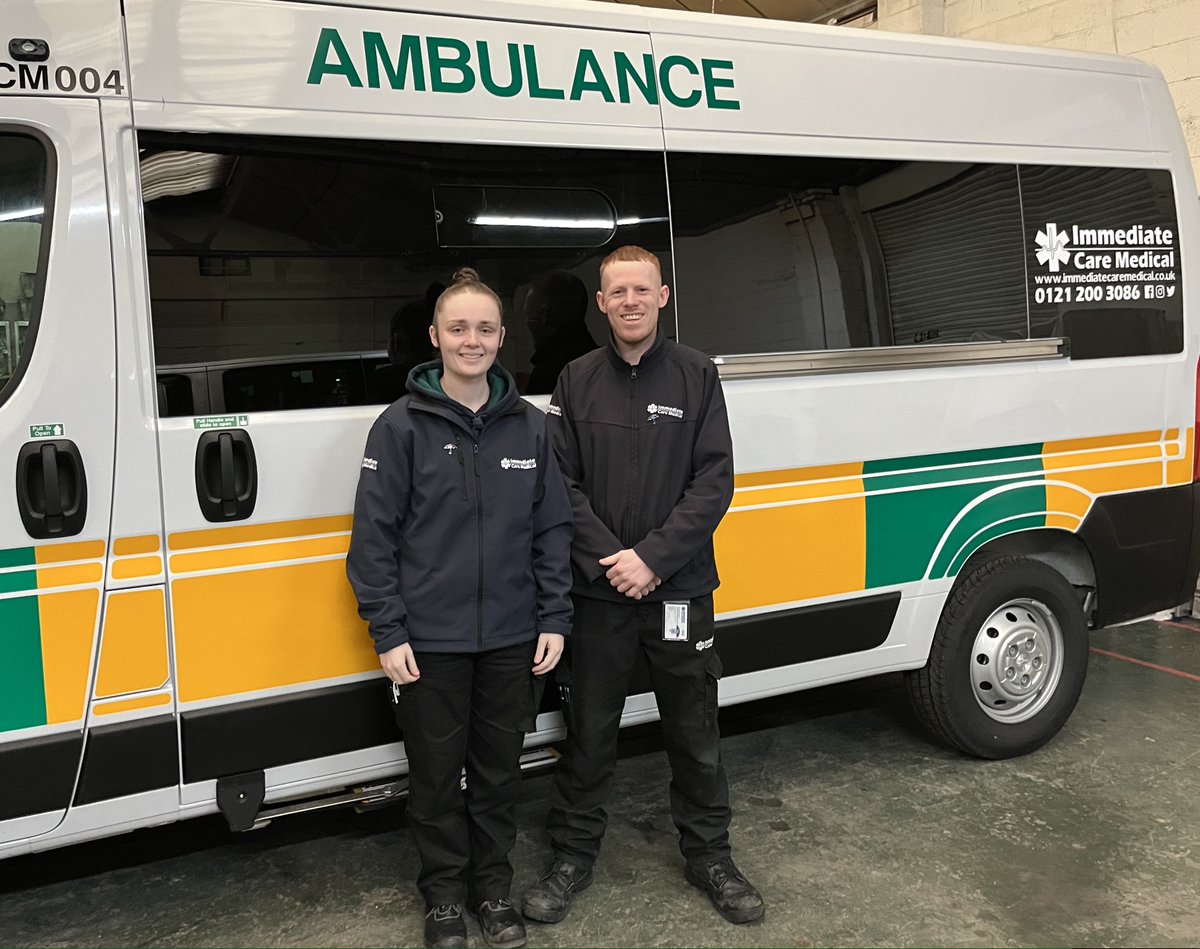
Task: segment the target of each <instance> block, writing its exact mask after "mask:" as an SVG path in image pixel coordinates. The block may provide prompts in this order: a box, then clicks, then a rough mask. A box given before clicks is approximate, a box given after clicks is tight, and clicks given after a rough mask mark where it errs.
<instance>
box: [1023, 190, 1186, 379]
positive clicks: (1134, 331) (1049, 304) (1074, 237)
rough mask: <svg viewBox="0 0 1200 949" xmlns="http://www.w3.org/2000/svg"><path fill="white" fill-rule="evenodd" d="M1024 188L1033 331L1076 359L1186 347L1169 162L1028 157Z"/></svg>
mask: <svg viewBox="0 0 1200 949" xmlns="http://www.w3.org/2000/svg"><path fill="white" fill-rule="evenodd" d="M1021 192H1022V196H1023V199H1024V204H1025V237H1026V254H1027V262H1026V265H1027V267H1028V269H1029V299H1030V314H1031V324H1032V333H1033V335H1034V336H1064V337H1066V338H1067V339H1069V340H1070V344H1071V356H1072V358H1075V359H1089V358H1098V357H1101V356H1140V355H1147V354H1151V353H1175V352H1180V351H1182V349H1183V286H1182V282H1181V278H1182V275H1181V272H1180V266H1179V228H1178V226H1177V224H1176V219H1175V195H1174V191H1173V189H1172V187H1171V176H1170V173H1169V172H1166V171H1146V170H1136V169H1127V168H1070V167H1052V166H1041V167H1039V166H1022V167H1021Z"/></svg>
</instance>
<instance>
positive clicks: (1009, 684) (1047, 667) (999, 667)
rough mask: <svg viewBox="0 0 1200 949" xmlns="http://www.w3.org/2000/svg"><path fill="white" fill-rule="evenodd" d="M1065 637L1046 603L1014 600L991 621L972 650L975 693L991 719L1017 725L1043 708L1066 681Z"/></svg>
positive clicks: (981, 706)
mask: <svg viewBox="0 0 1200 949" xmlns="http://www.w3.org/2000/svg"><path fill="white" fill-rule="evenodd" d="M1062 668H1063V634H1062V628H1061V627H1060V626H1059V625H1058V620H1057V619H1055V618H1054V613H1053V612H1052V611H1051V610H1050V608H1049V607H1048V606H1046V604H1044V603H1041V602H1039V601H1037V600H1029V599H1023V598H1022V599H1014V600H1009V601H1008V602H1007V603H1005V604H1004V605H1003V606H1001V607H1000V608H999V609H997V610H996V611H995V612H994V613H992V615H991V616H989V617H988V618H987V620H986V621H985V622H984V624H983V626H982V627H980V630H979V632H978V633H976V634H975V644H974V648H973V650H972V652H971V691H972V693H973V694H974V696H975V701H976V702H978V703H979V707H980V708H981V709H983V711H984V713H985V714H987V716H988V717H989V718H992V719H995V720H996V721H998V722H1006V723H1008V724H1015V723H1016V722H1024V721H1026V720H1028V719H1030V718H1032V717H1033V716H1034V715H1036V714H1037V713H1038V712H1040V711H1041V710H1042V709H1043V708H1045V706H1046V703H1047V702H1049V701H1050V698H1051V696H1053V695H1054V690H1055V689H1056V688H1057V687H1058V681H1059V679H1061V678H1062Z"/></svg>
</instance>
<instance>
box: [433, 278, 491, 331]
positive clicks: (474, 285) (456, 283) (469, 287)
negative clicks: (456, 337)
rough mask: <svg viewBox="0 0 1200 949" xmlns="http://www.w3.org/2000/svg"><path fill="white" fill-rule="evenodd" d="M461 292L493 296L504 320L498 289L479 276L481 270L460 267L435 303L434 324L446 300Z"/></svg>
mask: <svg viewBox="0 0 1200 949" xmlns="http://www.w3.org/2000/svg"><path fill="white" fill-rule="evenodd" d="M460 293H481V294H483V295H484V296H485V297H491V298H492V302H493V303H495V304H496V309H497V310H499V311H500V322H501V323H503V322H504V304H503V303H501V302H500V297H498V296H497V295H496V291H495V290H493V289H492V288H491V287H489V286H488V285H487V284H486V283H484V282H483V281H482V280H481V279H480V278H479V271H477V270H475V269H474V268H471V267H459V268H458V270H456V271H454V276H453V277H451V278H450V286H448V287H447V288H446V289H445V290H443V291H442V292H441V294H440V295H439V296H438V298H437V303H435V304H434V305H433V323H434V325H437V318H438V314H439V313H441V312H442V307H444V306H445V305H446V301H447V300H449V299H450V298H451V297H454V296H457V295H458V294H460Z"/></svg>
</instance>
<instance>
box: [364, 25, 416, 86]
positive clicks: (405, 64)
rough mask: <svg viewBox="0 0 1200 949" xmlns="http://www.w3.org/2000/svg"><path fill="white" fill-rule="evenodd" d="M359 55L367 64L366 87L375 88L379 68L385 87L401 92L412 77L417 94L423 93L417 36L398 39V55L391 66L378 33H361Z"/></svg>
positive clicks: (406, 35)
mask: <svg viewBox="0 0 1200 949" xmlns="http://www.w3.org/2000/svg"><path fill="white" fill-rule="evenodd" d="M363 56H364V58H365V59H366V61H367V85H368V86H370V87H371V88H372V89H378V88H379V66H380V64H382V65H383V71H384V72H385V73H386V74H387V80H388V85H389V86H391V87H392V88H393V89H403V88H404V85H405V82H406V81H407V79H408V76H409V73H410V71H411V74H412V87H413V88H414V89H415V90H417V91H418V92H424V91H425V64H424V61H423V60H422V57H421V37H419V36H412V35H410V34H407V33H406V34H405V35H404V36H401V37H400V52H399V54H398V55H397V56H396V62H395V64H393V63H392V57H391V56H390V55H389V54H388V49H387V45H386V44H385V43H384V42H383V37H382V36H381V35H380V34H378V33H364V34H363Z"/></svg>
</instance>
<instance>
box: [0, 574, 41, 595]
mask: <svg viewBox="0 0 1200 949" xmlns="http://www.w3.org/2000/svg"><path fill="white" fill-rule="evenodd" d="M36 589H37V571H36V570H20V571H18V572H17V573H0V593H25V592H27V591H29V590H36Z"/></svg>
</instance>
